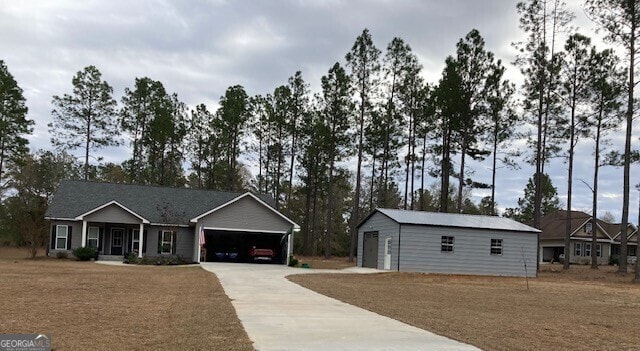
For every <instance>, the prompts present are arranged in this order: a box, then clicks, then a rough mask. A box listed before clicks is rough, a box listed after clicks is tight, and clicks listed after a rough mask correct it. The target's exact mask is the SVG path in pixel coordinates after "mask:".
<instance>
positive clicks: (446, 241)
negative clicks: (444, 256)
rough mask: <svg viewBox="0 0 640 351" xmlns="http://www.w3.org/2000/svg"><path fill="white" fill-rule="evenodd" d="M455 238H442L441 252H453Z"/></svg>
mask: <svg viewBox="0 0 640 351" xmlns="http://www.w3.org/2000/svg"><path fill="white" fill-rule="evenodd" d="M454 241H455V238H454V237H452V236H442V238H441V239H440V252H453V243H454Z"/></svg>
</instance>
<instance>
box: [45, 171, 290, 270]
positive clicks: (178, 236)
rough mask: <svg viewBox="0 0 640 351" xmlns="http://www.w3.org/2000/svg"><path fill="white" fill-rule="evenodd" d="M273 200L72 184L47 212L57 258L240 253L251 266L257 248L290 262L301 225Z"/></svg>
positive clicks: (65, 184) (245, 195)
mask: <svg viewBox="0 0 640 351" xmlns="http://www.w3.org/2000/svg"><path fill="white" fill-rule="evenodd" d="M271 202H272V200H270V199H269V198H267V197H264V196H257V195H254V194H252V193H250V192H245V193H235V192H220V191H212V190H202V189H188V188H169V187H159V186H145V185H130V184H113V183H99V182H88V181H69V180H67V181H63V182H62V183H61V184H60V187H59V188H58V190H57V191H56V193H55V194H54V196H53V200H52V202H51V204H50V206H49V209H48V210H47V212H46V214H45V218H46V219H48V220H50V222H51V239H50V244H49V255H55V254H56V253H57V252H61V251H62V252H67V253H70V252H71V250H73V249H75V248H78V247H85V246H90V247H94V248H96V249H97V250H98V252H99V254H100V256H101V257H102V258H103V259H109V258H110V259H119V258H122V257H123V256H124V255H125V254H128V253H135V254H137V255H138V257H143V256H161V255H175V256H180V257H182V258H184V259H187V260H193V261H195V262H201V261H212V260H215V259H216V258H217V256H216V254H221V253H222V254H225V253H229V252H234V253H235V256H234V260H236V261H247V260H248V253H249V249H250V248H252V247H253V246H256V247H260V248H269V249H272V250H274V251H275V253H276V261H277V262H280V263H286V262H287V260H288V257H289V255H291V253H292V243H293V232H294V231H297V230H298V228H299V226H298V225H297V224H296V223H294V222H293V221H292V220H290V219H289V218H287V217H285V216H284V215H283V214H281V213H280V212H278V211H277V210H276V209H275V208H274V207H273V206H272V204H271ZM202 241H204V245H201V244H202ZM203 249H204V250H203ZM201 255H202V256H203V257H201ZM204 256H206V257H204Z"/></svg>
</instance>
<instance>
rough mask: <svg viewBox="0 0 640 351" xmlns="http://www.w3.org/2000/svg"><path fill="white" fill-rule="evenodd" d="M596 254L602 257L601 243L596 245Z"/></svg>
mask: <svg viewBox="0 0 640 351" xmlns="http://www.w3.org/2000/svg"><path fill="white" fill-rule="evenodd" d="M596 255H597V256H598V257H602V244H597V245H596Z"/></svg>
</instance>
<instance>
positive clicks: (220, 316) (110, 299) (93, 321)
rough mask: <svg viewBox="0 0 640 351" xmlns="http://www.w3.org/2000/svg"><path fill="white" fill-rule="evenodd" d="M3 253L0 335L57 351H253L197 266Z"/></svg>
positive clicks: (217, 289)
mask: <svg viewBox="0 0 640 351" xmlns="http://www.w3.org/2000/svg"><path fill="white" fill-rule="evenodd" d="M25 256H26V251H22V250H16V249H12V248H2V247H0V296H1V297H2V298H0V312H1V314H2V317H1V318H0V331H2V333H46V334H51V335H52V338H53V345H52V346H53V348H54V349H59V350H90V349H93V350H96V349H102V350H104V349H109V350H253V346H252V344H251V341H250V340H249V338H248V337H247V334H246V332H245V331H244V329H243V327H242V324H241V323H240V321H239V320H238V317H237V316H236V313H235V310H234V308H233V306H232V305H231V302H230V301H229V298H228V297H227V296H226V295H225V293H224V291H223V289H222V287H221V285H220V283H219V281H218V279H217V278H216V277H215V276H214V275H213V274H211V273H208V272H205V271H204V270H202V269H201V268H199V267H176V266H173V267H167V266H164V267H159V266H158V267H156V266H133V267H116V266H107V265H101V264H97V263H94V262H76V261H70V260H58V259H52V258H46V257H39V258H36V259H35V260H28V259H24V258H23V257H25Z"/></svg>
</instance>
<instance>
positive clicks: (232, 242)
mask: <svg viewBox="0 0 640 351" xmlns="http://www.w3.org/2000/svg"><path fill="white" fill-rule="evenodd" d="M285 236H286V234H273V233H260V232H242V231H227V230H209V229H207V230H205V249H206V261H207V262H238V263H254V262H255V263H277V264H284V262H286V259H287V257H286V255H287V248H286V245H287V238H286V237H285Z"/></svg>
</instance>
